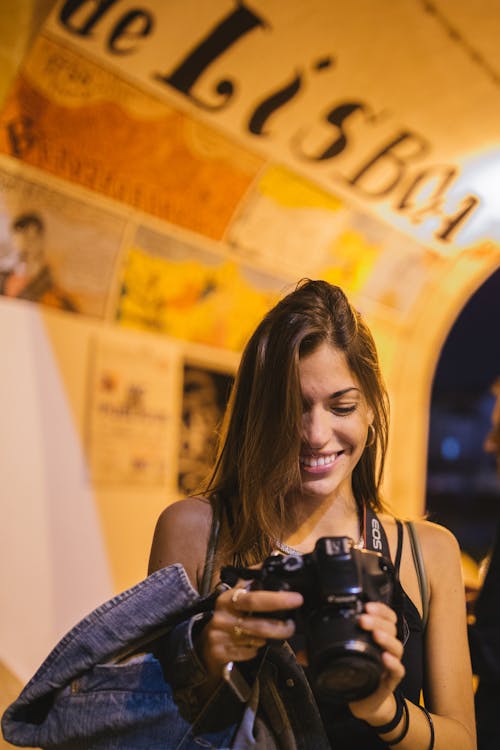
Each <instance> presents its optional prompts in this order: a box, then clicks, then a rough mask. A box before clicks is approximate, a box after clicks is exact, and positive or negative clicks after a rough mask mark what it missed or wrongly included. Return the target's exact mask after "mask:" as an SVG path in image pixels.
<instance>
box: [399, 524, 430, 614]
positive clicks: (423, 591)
mask: <svg viewBox="0 0 500 750" xmlns="http://www.w3.org/2000/svg"><path fill="white" fill-rule="evenodd" d="M405 526H406V528H407V529H408V536H409V538H410V546H411V553H412V555H413V562H414V564H415V570H416V572H417V578H418V587H419V589H420V597H421V599H422V623H423V626H424V629H425V626H426V625H427V619H428V617H429V585H428V583H427V574H426V572H425V566H424V558H423V557H422V548H421V546H420V540H419V538H418V534H417V530H416V528H415V525H414V523H413V522H412V521H405Z"/></svg>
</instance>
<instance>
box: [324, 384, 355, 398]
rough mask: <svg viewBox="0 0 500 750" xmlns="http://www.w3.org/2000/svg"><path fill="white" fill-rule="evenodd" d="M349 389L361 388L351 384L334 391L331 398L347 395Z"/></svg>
mask: <svg viewBox="0 0 500 750" xmlns="http://www.w3.org/2000/svg"><path fill="white" fill-rule="evenodd" d="M349 391H358V393H359V388H356V386H354V385H351V386H350V387H349V388H344V389H343V390H342V391H335V393H332V394H331V396H330V398H340V396H345V394H346V393H349Z"/></svg>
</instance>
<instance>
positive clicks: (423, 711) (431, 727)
mask: <svg viewBox="0 0 500 750" xmlns="http://www.w3.org/2000/svg"><path fill="white" fill-rule="evenodd" d="M417 705H418V708H419V709H420V710H421V711H422V713H423V714H424V716H425V718H426V719H427V723H428V724H429V729H430V732H431V738H430V741H429V748H428V750H434V739H435V737H434V722H433V721H432V716H431V715H430V713H429V712H428V710H427V709H426V707H425V706H421V705H420V704H417Z"/></svg>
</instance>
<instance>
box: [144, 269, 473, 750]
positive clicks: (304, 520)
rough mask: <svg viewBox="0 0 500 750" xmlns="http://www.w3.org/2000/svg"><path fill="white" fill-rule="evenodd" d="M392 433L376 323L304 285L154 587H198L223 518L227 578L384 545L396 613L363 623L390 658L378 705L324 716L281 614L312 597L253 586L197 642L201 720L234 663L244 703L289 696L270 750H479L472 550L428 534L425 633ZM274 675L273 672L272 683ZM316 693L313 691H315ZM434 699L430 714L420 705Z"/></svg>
mask: <svg viewBox="0 0 500 750" xmlns="http://www.w3.org/2000/svg"><path fill="white" fill-rule="evenodd" d="M387 431H388V419H387V396H386V392H385V389H384V386H383V383H382V379H381V375H380V371H379V365H378V360H377V353H376V349H375V345H374V342H373V339H372V336H371V334H370V332H369V330H368V328H367V326H366V324H365V323H364V322H363V320H362V319H361V317H360V316H359V314H358V313H357V312H356V311H355V310H354V309H353V308H352V306H351V305H350V304H349V302H348V300H347V299H346V297H345V295H344V293H343V292H342V290H341V289H339V288H338V287H335V286H331V285H330V284H328V283H326V282H324V281H309V280H305V281H303V282H301V283H300V284H299V285H298V287H297V289H296V290H295V291H294V292H292V293H291V294H289V295H288V296H286V297H285V298H284V299H283V300H281V301H280V302H279V303H278V304H277V305H276V306H275V307H274V308H273V309H272V310H271V311H270V312H269V313H268V314H267V315H266V317H265V318H264V320H263V321H262V322H261V324H260V325H259V326H258V328H257V329H256V331H255V333H254V334H253V336H252V337H251V339H250V341H249V343H248V345H247V347H246V349H245V351H244V353H243V356H242V360H241V365H240V368H239V372H238V376H237V379H236V383H235V386H234V389H233V393H232V397H231V401H230V405H229V408H228V413H227V416H226V422H225V428H224V431H223V436H222V439H221V444H220V451H219V455H218V460H217V463H216V466H215V469H214V472H213V475H212V477H211V479H210V481H209V483H208V486H207V488H206V491H205V492H204V493H203V496H200V497H193V498H189V499H185V500H182V501H180V502H178V503H174V504H173V505H171V506H169V507H168V508H167V509H166V510H165V511H164V512H163V513H162V515H161V516H160V518H159V520H158V523H157V527H156V530H155V535H154V539H153V545H152V550H151V556H150V572H153V571H154V570H156V569H158V568H162V567H164V566H168V565H170V564H172V563H175V562H180V563H182V564H183V566H184V568H185V570H186V572H187V574H188V576H189V578H190V580H191V582H192V584H193V585H194V586H195V587H198V588H200V586H201V583H202V578H203V574H204V570H205V562H206V559H205V558H206V551H207V546H208V545H209V538H210V534H211V529H212V530H213V524H212V521H213V518H214V514H220V518H221V521H220V522H221V527H220V534H219V537H218V544H217V554H216V566H215V569H216V570H218V569H219V568H220V566H221V565H227V564H236V565H240V566H241V565H243V566H258V565H259V564H261V563H262V561H263V560H264V559H266V558H267V557H268V556H269V555H271V554H272V553H278V554H279V553H280V552H282V553H283V552H284V553H289V552H299V553H301V554H304V553H310V552H311V551H312V550H313V549H314V547H315V544H316V542H317V540H318V539H319V538H321V537H349V538H350V539H352V540H356V543H357V545H358V546H366V545H368V542H369V540H370V538H371V537H370V531H371V530H373V528H375V529H376V531H377V535H376V538H375V545H374V544H373V541H374V538H372V539H371V541H372V545H371V549H373V548H374V547H375V548H377V547H378V548H379V549H380V548H381V547H380V539H382V540H383V542H384V545H387V546H386V547H385V548H383V551H384V549H385V552H386V554H390V556H391V558H392V560H393V561H396V563H395V565H396V568H397V569H398V571H399V580H400V582H401V585H399V584H398V582H397V581H396V585H395V589H396V593H399V602H400V606H396V604H395V603H393V607H395V609H398V614H396V611H395V609H394V608H392V607H389V606H388V605H387V604H384V603H383V602H382V601H371V602H368V603H366V605H365V607H364V611H363V612H362V614H360V615H359V618H358V625H359V627H360V628H361V629H362V630H364V631H366V633H368V634H370V635H371V638H373V640H374V641H375V643H376V644H377V645H378V647H379V648H380V650H381V659H382V676H381V678H380V681H379V684H378V686H377V687H376V689H375V690H374V692H372V693H371V694H369V695H368V696H366V697H362V698H357V699H355V700H346V701H345V702H344V703H342V702H340V703H339V702H338V701H336V702H335V701H334V702H330V701H325V700H324V697H323V696H322V695H316V697H313V694H312V693H311V692H310V691H309V692H308V689H309V684H308V683H307V682H306V680H305V678H304V673H303V672H301V668H300V667H297V665H296V662H295V661H294V664H295V667H296V670H297V675H299V676H298V677H295V678H293V679H292V678H290V677H288V678H287V679H286V680H283V679H281V671H283V670H285V667H284V659H285V657H284V656H283V655H284V654H285V652H286V653H289V652H288V651H287V645H286V644H283V641H284V640H289V642H290V644H291V645H292V647H293V646H296V649H297V650H296V656H297V658H298V659H299V660H300V661H301V662H303V661H304V658H303V657H304V654H303V652H302V651H301V648H300V644H297V643H296V642H295V641H294V630H295V626H294V622H293V621H292V620H291V619H280V618H279V616H278V613H279V611H280V610H281V611H283V610H290V611H291V610H293V609H299V608H300V607H301V605H302V603H303V596H302V593H299V592H294V591H265V590H255V589H254V588H249V587H248V586H247V585H246V584H245V582H244V581H242V580H240V581H238V582H237V583H236V585H234V586H232V587H230V588H229V587H226V590H224V591H223V592H222V593H221V594H220V596H219V597H218V599H217V604H216V606H215V611H214V613H213V616H211V617H209V618H206V617H205V618H201V619H199V620H197V621H196V622H195V623H191V625H190V626H189V628H188V630H187V631H186V632H187V633H188V640H189V638H191V640H192V646H193V650H194V652H193V653H194V658H195V659H196V660H198V661H197V663H198V666H199V670H198V672H197V679H196V680H195V681H192V684H188V683H189V679H190V678H187V677H186V679H185V684H184V685H181V688H182V689H184V695H187V696H189V698H188V700H190V701H191V705H192V706H193V705H194V702H196V701H198V706H200V705H202V704H203V701H204V700H206V699H207V696H209V695H211V694H212V693H213V691H214V690H215V689H217V686H218V685H219V684H220V683H221V678H222V675H223V674H226V676H227V673H228V671H229V670H228V667H227V665H228V663H229V664H230V665H231V666H232V665H234V664H236V665H237V670H236V672H235V674H236V678H237V679H236V680H235V690H236V692H238V682H239V683H240V685H241V684H243V685H245V686H246V685H249V686H250V688H251V687H252V685H253V684H254V680H255V678H256V674H258V675H259V676H261V677H262V675H264V678H263V684H264V685H265V686H266V689H265V690H261V695H264V694H265V693H266V690H267V693H269V691H271V692H272V689H271V687H272V685H273V684H274V685H275V686H277V690H274V693H273V695H274V698H275V703H274V704H273V706H274V707H273V708H272V709H271V710H270V709H269V708H267V710H266V703H265V701H264V700H262V702H261V703H259V706H260V707H261V708H260V711H259V713H260V717H261V719H262V722H261V724H262V725H263V726H265V728H266V729H265V731H266V732H268V733H269V734H270V736H271V737H272V740H269V737H268V741H271V742H273V743H275V744H277V745H279V746H281V747H286V748H291V747H294V746H298V747H311V748H314V749H315V750H316V749H317V748H319V747H329V746H330V745H331V747H333V748H339V747H346V746H349V747H350V748H356V750H361V749H362V748H369V749H370V750H371V749H372V748H377V747H386V746H387V745H389V746H392V745H394V746H398V747H399V748H400V749H401V750H406V749H408V750H409V749H411V750H427V748H432V747H435V748H436V750H438V749H441V750H449V748H453V750H460V749H463V750H465V749H467V750H472V749H473V748H474V747H475V730H474V718H473V695H472V676H471V669H470V662H469V657H468V648H467V638H466V625H465V602H464V594H463V584H462V579H461V569H460V554H459V548H458V545H457V542H456V540H455V538H454V537H453V536H452V535H451V534H450V533H449V532H448V531H447V530H445V529H444V528H443V527H441V526H437V525H434V524H432V523H428V522H425V521H420V522H418V523H417V524H416V527H417V531H418V535H419V538H420V542H421V546H422V549H423V556H424V560H425V569H426V573H427V577H428V582H429V589H430V600H429V601H430V610H429V618H428V622H427V625H426V628H425V634H423V633H422V621H421V614H422V610H423V606H424V604H425V603H424V602H422V601H421V597H420V593H419V586H418V577H417V573H416V570H415V566H414V563H413V558H412V554H411V548H410V544H409V540H408V532H407V530H404V532H403V535H402V538H401V524H398V523H397V521H396V519H395V518H394V517H393V516H391V515H390V514H388V513H387V512H384V509H383V506H382V502H381V499H380V495H379V488H380V483H381V477H382V470H383V465H384V457H385V452H386V446H387ZM368 527H369V528H368ZM398 538H399V542H398ZM368 546H369V545H368ZM205 574H206V570H205ZM216 582H217V576H215V577H214V579H213V581H212V584H213V585H215V584H216ZM233 583H234V581H233ZM401 586H402V588H401ZM396 598H397V597H396ZM394 601H396V599H395V600H394ZM254 612H258V613H259V615H260V616H259V617H255V616H252V613H254ZM398 634H399V636H400V637H399V638H398ZM403 642H404V644H405V645H404V646H403ZM264 647H266V648H264ZM277 654H279V655H280V656H279V657H278V656H277ZM263 655H264V657H263ZM280 658H281V661H280ZM293 658H294V660H295V657H293ZM267 662H270V663H272V664H274V668H273V669H271V670H269V669H267V671H266V664H267ZM263 665H264V666H263ZM305 669H306V672H305V674H309V671H308V668H307V665H306V667H305ZM280 670H281V671H280ZM234 671H235V670H233V672H234ZM283 674H284V672H283ZM242 675H243V676H244V678H245V680H244V682H243V683H241V680H240V679H239V678H240V677H241V676H242ZM280 679H281V681H280ZM194 682H196V685H195V684H194ZM311 687H312V688H313V692H314V690H315V685H314V683H313V682H312V681H311ZM421 690H422V691H423V696H424V699H425V705H426V708H427V710H423V709H421V708H420V707H419V706H418V705H417V704H418V702H419V695H420V691H421ZM287 691H288V692H287ZM294 691H298V692H296V694H294ZM181 692H182V690H181ZM240 692H241V690H240ZM243 692H245V691H243ZM228 694H229V693H228ZM253 694H255V690H254V692H253ZM241 697H242V699H243V700H244V699H245V698H247V697H248V693H247V694H246V695H245V694H243V695H242V696H241ZM228 700H229V698H228ZM268 706H269V702H268ZM318 709H319V714H318ZM277 716H278V717H279V720H278V721H277V720H276V717H277ZM319 716H321V719H320V718H319ZM301 719H302V721H301ZM294 743H295V744H294ZM308 743H309V744H308Z"/></svg>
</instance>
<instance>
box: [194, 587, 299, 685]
mask: <svg viewBox="0 0 500 750" xmlns="http://www.w3.org/2000/svg"><path fill="white" fill-rule="evenodd" d="M302 604H303V598H302V595H301V594H299V593H297V592H295V591H262V590H255V591H253V590H248V589H247V588H245V587H244V583H243V582H240V583H238V584H237V586H236V587H235V588H232V589H228V590H227V591H224V592H223V593H222V594H220V596H219V597H218V598H217V602H216V605H215V611H214V614H213V616H212V618H211V619H210V620H209V622H208V623H207V624H206V625H205V626H204V627H203V628H202V630H201V632H200V633H199V635H198V638H197V649H198V652H199V655H200V656H201V658H202V660H203V662H204V664H205V666H206V668H207V670H208V672H209V673H210V674H211V675H212V676H214V677H215V676H217V677H220V676H221V674H222V668H223V666H224V665H225V664H227V663H228V662H230V661H248V660H250V659H253V658H254V657H255V656H257V652H258V651H259V649H260V648H262V646H264V645H265V644H266V641H267V640H268V639H269V638H274V639H277V640H284V639H286V638H290V636H292V635H293V633H294V631H295V624H294V622H293V620H280V619H277V618H273V616H272V614H273V612H278V611H280V610H281V611H282V610H290V609H297V608H298V607H300V606H301V605H302ZM254 612H259V616H258V617H255V616H252V613H254ZM263 612H266V613H267V612H268V613H269V617H262V616H261V613H263Z"/></svg>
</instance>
